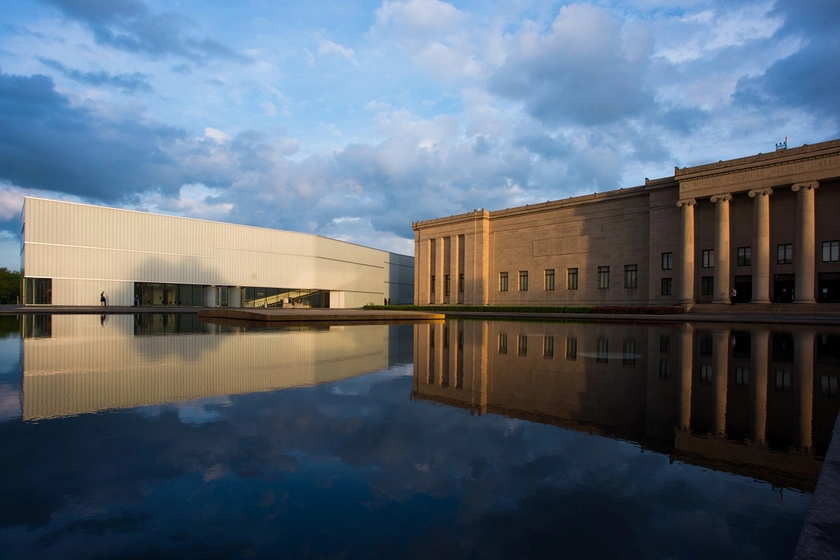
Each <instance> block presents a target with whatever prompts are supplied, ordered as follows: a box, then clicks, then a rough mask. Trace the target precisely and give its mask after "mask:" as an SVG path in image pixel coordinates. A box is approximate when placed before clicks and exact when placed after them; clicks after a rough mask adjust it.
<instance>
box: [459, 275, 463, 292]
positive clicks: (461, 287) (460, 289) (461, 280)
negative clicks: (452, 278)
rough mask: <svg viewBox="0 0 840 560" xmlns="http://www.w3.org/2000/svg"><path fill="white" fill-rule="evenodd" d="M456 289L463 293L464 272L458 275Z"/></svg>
mask: <svg viewBox="0 0 840 560" xmlns="http://www.w3.org/2000/svg"><path fill="white" fill-rule="evenodd" d="M458 291H459V292H461V293H462V294H463V293H464V273H463V272H462V273H461V274H459V275H458Z"/></svg>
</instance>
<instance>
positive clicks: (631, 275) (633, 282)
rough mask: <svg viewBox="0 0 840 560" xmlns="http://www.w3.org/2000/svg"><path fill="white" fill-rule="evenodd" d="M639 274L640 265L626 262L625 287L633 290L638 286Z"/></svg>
mask: <svg viewBox="0 0 840 560" xmlns="http://www.w3.org/2000/svg"><path fill="white" fill-rule="evenodd" d="M638 275H639V265H637V264H625V265H624V287H625V288H627V289H629V290H633V289H635V288H637V287H638V286H637V282H638Z"/></svg>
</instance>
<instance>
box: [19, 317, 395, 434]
mask: <svg viewBox="0 0 840 560" xmlns="http://www.w3.org/2000/svg"><path fill="white" fill-rule="evenodd" d="M103 317H107V320H103V319H102V318H101V317H99V318H97V317H95V316H87V315H55V316H49V315H45V316H38V315H35V316H32V315H30V316H27V317H25V319H24V339H23V399H22V400H23V411H22V415H23V419H24V420H38V419H44V418H52V417H57V416H73V415H77V414H84V413H90V412H97V411H100V410H108V409H118V408H128V407H136V406H145V405H155V404H163V403H170V402H178V401H188V400H194V399H208V398H215V397H223V396H227V395H237V394H245V393H256V392H265V391H274V390H277V389H286V388H290V387H300V386H310V385H318V384H320V383H326V382H331V381H336V380H339V379H345V378H348V377H353V376H357V375H361V374H364V373H369V372H371V371H380V370H382V369H386V368H388V367H389V366H391V365H393V364H394V363H399V362H400V360H402V362H403V363H404V362H406V361H409V360H410V348H411V340H410V339H409V340H402V341H401V340H400V338H399V336H396V335H394V336H391V334H392V333H391V331H392V330H393V327H389V326H388V325H367V326H361V327H358V328H347V327H329V326H326V327H316V328H304V327H298V328H293V329H286V330H279V329H266V328H259V327H255V328H248V327H225V326H220V325H213V324H207V323H202V322H201V321H199V320H198V319H197V318H196V317H195V316H194V315H136V316H132V315H110V316H104V315H103ZM97 319H98V320H97ZM246 333H247V336H246ZM208 335H211V336H208ZM401 353H402V354H401ZM401 356H402V357H401Z"/></svg>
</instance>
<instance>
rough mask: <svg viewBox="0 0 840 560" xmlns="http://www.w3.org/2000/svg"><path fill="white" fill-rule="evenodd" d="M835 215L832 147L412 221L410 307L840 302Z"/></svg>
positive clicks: (839, 155)
mask: <svg viewBox="0 0 840 560" xmlns="http://www.w3.org/2000/svg"><path fill="white" fill-rule="evenodd" d="M838 216H840V140H833V141H829V142H822V143H820V144H815V145H810V146H809V145H804V146H801V147H798V148H780V149H777V150H776V151H774V152H772V153H768V154H758V155H755V156H750V157H745V158H740V159H734V160H728V161H721V162H718V163H711V164H708V165H700V166H695V167H686V168H682V169H679V168H675V170H674V176H673V177H666V178H662V179H655V180H648V179H645V184H644V185H643V186H638V187H633V188H626V189H620V190H618V191H611V192H607V193H597V194H592V195H587V196H581V197H574V198H569V199H566V200H558V201H550V202H545V203H542V204H535V205H528V206H523V207H519V208H510V209H505V210H499V211H493V212H491V211H487V210H484V209H481V210H475V211H473V212H470V213H466V214H459V215H456V216H450V217H445V218H438V219H433V220H427V221H422V222H415V223H413V224H412V227H413V229H414V240H415V247H414V254H415V270H414V274H415V277H414V302H415V303H416V304H428V303H437V304H473V305H488V304H489V305H672V304H681V305H684V306H691V305H692V304H694V303H718V304H727V305H728V304H730V303H748V302H752V303H770V302H777V303H814V302H834V303H837V302H840V260H838V256H840V255H838V252H840V247H838V245H840V219H838ZM733 289H734V290H735V292H734V295H733ZM733 298H734V301H733Z"/></svg>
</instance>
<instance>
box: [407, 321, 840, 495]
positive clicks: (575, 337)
mask: <svg viewBox="0 0 840 560" xmlns="http://www.w3.org/2000/svg"><path fill="white" fill-rule="evenodd" d="M838 366H840V330H838V329H836V328H834V327H826V328H822V327H820V328H817V327H804V326H803V327H800V326H783V327H782V326H779V327H776V326H767V325H761V326H758V325H756V326H752V325H737V326H724V325H699V324H698V325H691V324H687V323H686V324H682V325H679V326H670V325H667V326H647V325H607V324H570V323H524V322H485V321H460V320H450V321H447V322H446V323H445V324H431V325H416V326H415V327H414V389H413V393H412V398H414V399H420V400H428V401H433V402H437V403H443V404H447V405H450V406H455V407H460V408H464V409H467V410H470V411H471V412H472V413H474V414H482V413H486V412H491V413H497V414H502V415H505V416H509V417H514V418H520V419H524V420H530V421H536V422H541V423H546V424H553V425H556V426H560V427H563V428H569V429H573V430H577V431H584V432H589V433H593V434H598V435H603V436H608V437H615V438H621V439H626V440H629V441H633V442H636V443H638V444H640V445H641V448H642V449H651V450H654V451H658V452H662V453H667V454H669V455H670V456H671V459H672V460H677V461H683V462H687V463H692V464H697V465H700V466H706V467H709V468H713V469H716V470H721V471H728V472H733V473H736V474H740V475H744V476H750V477H754V478H756V479H760V480H765V481H767V482H769V483H771V484H772V485H774V486H776V487H778V488H796V489H799V490H804V491H808V492H812V491H813V489H814V487H815V485H816V480H817V477H818V475H819V471H820V468H821V466H822V460H823V457H824V455H825V452H826V449H827V447H828V443H829V440H830V438H831V430H832V427H833V425H834V421H835V418H836V417H837V412H838V408H840V398H838V377H840V368H838Z"/></svg>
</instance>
